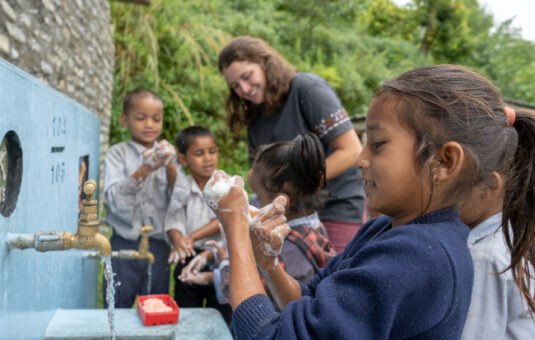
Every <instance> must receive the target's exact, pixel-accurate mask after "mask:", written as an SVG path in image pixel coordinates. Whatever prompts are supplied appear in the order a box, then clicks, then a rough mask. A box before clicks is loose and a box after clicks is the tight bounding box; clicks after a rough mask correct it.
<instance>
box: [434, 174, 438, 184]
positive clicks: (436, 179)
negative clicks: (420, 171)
mask: <svg viewBox="0 0 535 340" xmlns="http://www.w3.org/2000/svg"><path fill="white" fill-rule="evenodd" d="M439 181H440V180H439V178H438V174H434V175H433V183H435V184H438V182H439Z"/></svg>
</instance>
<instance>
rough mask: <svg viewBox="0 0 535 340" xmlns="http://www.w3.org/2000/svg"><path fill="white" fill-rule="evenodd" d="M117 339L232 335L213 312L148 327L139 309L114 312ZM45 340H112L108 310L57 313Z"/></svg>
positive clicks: (186, 313) (197, 311)
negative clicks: (169, 323)
mask: <svg viewBox="0 0 535 340" xmlns="http://www.w3.org/2000/svg"><path fill="white" fill-rule="evenodd" d="M115 328H116V330H115V334H116V339H117V340H120V339H147V340H149V339H171V340H176V339H191V340H196V339H199V340H200V339H222V340H227V339H228V340H232V335H231V334H230V330H229V329H228V327H227V324H226V323H225V321H224V319H223V317H222V316H221V314H220V313H219V312H218V311H217V310H215V309H213V308H181V309H180V315H179V319H178V324H172V325H160V326H150V327H146V326H144V325H143V323H142V322H141V319H140V317H139V315H138V313H137V310H136V309H125V308H120V309H116V310H115ZM43 339H44V340H59V339H61V340H66V339H92V340H94V339H110V330H109V325H108V311H107V310H106V309H58V310H57V311H56V314H55V315H54V317H53V318H52V321H50V324H49V325H48V327H47V329H46V333H45V336H44V338H43Z"/></svg>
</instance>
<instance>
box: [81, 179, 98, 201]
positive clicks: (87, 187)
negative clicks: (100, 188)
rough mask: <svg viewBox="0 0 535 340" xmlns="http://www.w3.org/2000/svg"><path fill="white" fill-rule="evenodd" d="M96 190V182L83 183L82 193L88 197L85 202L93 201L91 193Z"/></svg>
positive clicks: (92, 180) (91, 180)
mask: <svg viewBox="0 0 535 340" xmlns="http://www.w3.org/2000/svg"><path fill="white" fill-rule="evenodd" d="M96 189H97V182H95V180H94V179H90V180H88V181H86V182H85V183H84V193H85V194H86V195H87V196H88V198H87V200H88V201H91V200H93V193H94V192H95V190H96Z"/></svg>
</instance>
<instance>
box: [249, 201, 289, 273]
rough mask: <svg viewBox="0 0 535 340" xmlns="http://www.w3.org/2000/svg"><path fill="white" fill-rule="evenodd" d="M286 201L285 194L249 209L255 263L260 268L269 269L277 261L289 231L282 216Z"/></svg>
mask: <svg viewBox="0 0 535 340" xmlns="http://www.w3.org/2000/svg"><path fill="white" fill-rule="evenodd" d="M287 203H288V199H287V198H286V197H285V196H278V197H277V198H275V199H274V200H273V202H272V203H270V204H268V205H266V206H264V207H263V208H261V209H260V210H256V211H254V210H253V211H251V215H252V216H253V217H252V222H251V226H250V235H251V241H252V244H253V250H254V255H255V260H256V264H257V266H258V267H259V268H260V269H261V270H270V269H271V268H272V267H273V265H275V264H276V263H277V256H278V255H279V254H280V252H281V250H282V246H283V244H284V239H285V238H286V235H288V233H289V232H290V226H288V225H287V224H286V223H285V222H286V217H285V216H284V207H285V206H286V205H287Z"/></svg>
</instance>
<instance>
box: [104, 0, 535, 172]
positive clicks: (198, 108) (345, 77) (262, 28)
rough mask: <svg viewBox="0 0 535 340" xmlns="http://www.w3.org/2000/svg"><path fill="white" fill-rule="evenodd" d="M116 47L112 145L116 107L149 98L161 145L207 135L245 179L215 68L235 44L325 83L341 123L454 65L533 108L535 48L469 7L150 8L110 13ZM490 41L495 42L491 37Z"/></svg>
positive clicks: (235, 1)
mask: <svg viewBox="0 0 535 340" xmlns="http://www.w3.org/2000/svg"><path fill="white" fill-rule="evenodd" d="M110 6H111V10H112V19H113V25H114V37H115V47H116V58H115V79H114V89H113V102H112V119H111V135H110V140H111V143H117V142H119V141H122V140H125V139H128V138H129V134H128V131H126V130H125V129H124V128H123V127H122V126H121V125H120V122H119V116H120V114H121V106H122V98H123V97H124V95H125V93H127V92H128V91H130V90H132V89H135V88H138V87H146V88H149V89H152V90H154V91H156V92H157V93H158V94H160V96H161V97H162V99H163V101H164V104H165V117H164V132H163V137H164V138H166V139H168V140H169V141H174V139H175V136H176V134H177V133H178V131H179V130H181V129H183V128H185V127H187V126H190V125H193V124H195V125H204V126H207V127H209V128H211V129H212V130H213V131H214V133H215V134H216V137H217V140H218V144H219V146H220V150H221V153H220V168H222V169H225V170H226V171H228V172H230V173H236V174H240V175H245V174H246V172H247V170H248V167H249V164H248V159H247V145H246V134H245V132H244V133H243V134H242V135H241V136H240V137H239V138H235V137H233V136H231V134H230V132H229V129H228V128H227V125H226V118H227V115H228V114H227V112H226V110H225V99H226V96H227V94H228V87H227V85H226V83H225V80H224V79H223V77H222V76H221V75H220V74H219V70H218V68H217V57H218V53H219V51H220V50H221V48H222V47H223V46H224V45H225V44H226V43H227V42H228V41H230V39H231V38H232V37H234V36H237V35H244V34H247V35H252V36H256V37H259V38H262V39H265V40H266V41H268V42H269V43H270V44H271V45H272V46H273V47H275V48H276V49H278V50H279V51H280V52H281V54H282V55H284V56H285V57H286V58H287V59H288V60H289V61H290V62H291V63H292V64H293V65H294V66H295V67H296V68H297V70H298V71H300V72H314V73H317V74H319V75H320V76H322V77H324V78H325V79H327V81H329V83H330V84H331V85H332V86H333V88H334V89H335V90H336V91H337V93H338V95H339V96H340V98H341V100H342V103H343V105H344V107H345V108H346V109H347V111H348V112H349V114H350V115H357V114H364V113H366V110H367V105H368V103H369V102H370V100H371V99H372V96H373V92H374V90H375V89H376V88H377V87H378V86H379V85H380V84H381V82H382V81H383V80H384V79H386V78H392V77H394V76H396V75H397V74H399V73H401V72H403V71H405V70H407V69H410V68H413V67H416V66H420V65H425V64H432V63H442V62H447V63H461V64H465V65H468V66H471V67H473V68H475V69H476V70H478V71H480V72H483V73H484V74H486V75H487V76H489V77H490V78H491V79H492V80H493V81H494V82H495V83H496V84H497V85H498V86H499V87H500V88H501V89H502V91H503V93H504V95H506V96H507V97H510V98H514V99H519V100H524V101H531V102H533V101H535V98H534V96H535V82H533V80H532V79H534V76H535V67H534V66H535V53H534V52H535V46H534V44H533V43H531V42H526V41H523V40H521V39H520V37H519V35H518V32H516V31H515V30H514V29H512V28H511V27H510V24H508V23H505V24H503V25H502V26H501V27H499V28H498V29H497V30H496V31H494V32H492V31H491V28H492V26H493V19H492V16H491V15H490V14H488V13H486V12H485V11H484V9H482V8H481V6H480V5H479V3H478V1H477V0H414V1H413V2H412V3H409V5H407V6H405V7H402V8H400V7H398V6H396V5H395V4H393V3H392V2H391V1H390V0H311V1H300V0H264V1H256V0H211V1H204V0H183V1H163V0H154V1H152V2H151V5H150V6H139V5H134V4H128V3H121V2H110ZM491 32H492V33H491Z"/></svg>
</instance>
